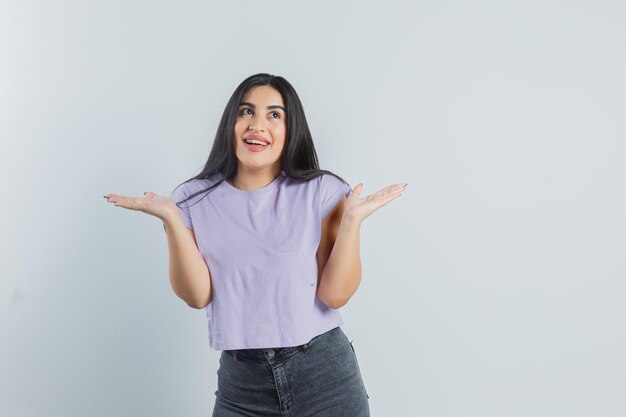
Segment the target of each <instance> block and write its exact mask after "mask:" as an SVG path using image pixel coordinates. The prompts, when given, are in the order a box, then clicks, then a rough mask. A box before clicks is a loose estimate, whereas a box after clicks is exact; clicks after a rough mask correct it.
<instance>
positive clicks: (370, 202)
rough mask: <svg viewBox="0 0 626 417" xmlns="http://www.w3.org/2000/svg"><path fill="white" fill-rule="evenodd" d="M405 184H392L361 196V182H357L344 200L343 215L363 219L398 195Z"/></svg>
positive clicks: (404, 187)
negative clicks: (363, 196)
mask: <svg viewBox="0 0 626 417" xmlns="http://www.w3.org/2000/svg"><path fill="white" fill-rule="evenodd" d="M406 186H407V184H392V185H389V186H387V187H385V188H383V189H382V190H380V191H378V192H375V193H374V194H370V195H368V196H367V197H365V198H361V191H362V190H363V184H362V183H359V184H357V186H356V187H354V189H352V192H351V193H350V196H349V197H348V198H347V199H346V200H345V203H344V206H343V208H344V214H343V215H344V216H349V217H351V218H354V219H357V220H359V221H363V220H365V218H366V217H367V216H369V215H370V214H372V213H373V212H375V211H376V210H378V209H379V208H381V207H382V206H384V205H386V204H387V203H389V202H390V201H391V200H395V199H396V198H397V197H399V196H400V193H401V192H402V191H404V190H405V189H406Z"/></svg>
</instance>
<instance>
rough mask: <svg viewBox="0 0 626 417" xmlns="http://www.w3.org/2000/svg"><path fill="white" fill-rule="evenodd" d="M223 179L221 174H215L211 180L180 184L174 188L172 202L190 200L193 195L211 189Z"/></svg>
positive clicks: (204, 179) (196, 180) (189, 181)
mask: <svg viewBox="0 0 626 417" xmlns="http://www.w3.org/2000/svg"><path fill="white" fill-rule="evenodd" d="M220 179H221V176H220V175H219V174H215V175H213V176H211V177H210V178H203V179H192V180H188V181H185V182H183V183H182V184H179V185H177V186H176V188H174V191H173V192H172V194H171V198H172V200H174V201H176V202H178V201H181V200H184V199H187V198H189V197H190V196H192V195H193V194H195V193H197V192H200V191H203V190H206V189H208V188H210V187H211V186H212V185H213V184H215V183H216V182H218V181H219V180H220Z"/></svg>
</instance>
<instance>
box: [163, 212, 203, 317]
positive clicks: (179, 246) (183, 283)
mask: <svg viewBox="0 0 626 417" xmlns="http://www.w3.org/2000/svg"><path fill="white" fill-rule="evenodd" d="M163 226H164V227H165V232H166V234H167V247H168V252H169V277H170V284H171V286H172V289H173V290H174V293H175V294H176V295H177V296H178V297H179V298H181V299H182V300H183V301H185V302H186V303H187V305H189V306H190V307H193V308H198V309H199V308H204V307H205V306H206V305H207V304H209V303H210V302H211V300H212V298H213V296H212V291H211V274H210V272H209V268H208V267H207V264H206V262H205V261H204V259H203V258H202V255H201V254H200V251H199V250H198V247H197V246H196V243H195V242H194V238H193V234H192V231H191V230H190V229H188V228H187V226H186V225H185V223H184V222H183V219H182V217H180V214H179V213H174V214H172V215H171V216H169V217H168V218H167V219H166V220H164V221H163Z"/></svg>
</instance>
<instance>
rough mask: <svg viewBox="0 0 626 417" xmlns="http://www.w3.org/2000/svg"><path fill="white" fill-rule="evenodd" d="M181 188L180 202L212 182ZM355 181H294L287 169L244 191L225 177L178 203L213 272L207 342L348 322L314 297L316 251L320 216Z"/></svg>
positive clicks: (277, 335) (253, 341)
mask: <svg viewBox="0 0 626 417" xmlns="http://www.w3.org/2000/svg"><path fill="white" fill-rule="evenodd" d="M220 178H221V177H220V174H216V175H214V176H213V177H211V178H210V179H202V180H192V181H189V182H187V183H184V184H183V185H181V186H180V187H178V188H177V189H176V190H175V191H174V193H173V194H172V199H173V200H174V201H175V202H179V201H182V200H184V199H185V198H187V197H188V196H190V195H191V194H193V193H194V192H196V191H200V190H203V189H206V188H208V187H209V186H211V185H213V184H215V183H216V182H218V180H219V179H220ZM350 190H351V187H350V186H348V185H346V184H344V183H342V182H341V181H340V180H338V179H337V178H336V177H334V176H333V175H329V174H324V175H322V176H320V177H317V178H315V179H313V180H310V181H307V182H301V183H298V182H295V181H292V180H291V179H290V178H289V177H287V176H286V174H285V172H284V171H281V173H280V175H279V176H278V177H276V179H274V181H272V182H271V183H270V184H269V185H267V186H265V187H263V188H257V189H255V190H250V191H244V190H240V189H238V188H235V187H233V186H232V185H230V184H229V183H228V182H226V181H223V182H222V183H221V184H219V185H218V186H217V187H216V188H214V189H213V190H212V191H211V192H210V193H208V194H207V193H206V192H203V193H200V194H199V195H197V196H195V197H193V198H191V199H189V200H188V201H186V202H184V203H182V204H181V206H182V207H180V208H179V210H180V213H181V215H182V217H183V220H184V222H185V224H186V225H187V227H189V228H191V229H193V230H194V234H195V236H196V241H197V243H198V248H199V249H200V253H201V255H202V257H203V258H204V260H205V262H206V263H207V265H208V268H209V271H210V273H211V284H212V291H213V300H212V301H211V302H210V303H209V304H208V305H207V306H206V307H205V311H206V316H207V320H208V328H209V345H210V346H211V347H212V348H214V349H216V350H230V349H251V348H268V347H287V346H296V345H301V344H304V343H307V342H308V341H309V340H311V338H313V337H314V336H317V335H319V334H321V333H323V332H325V331H327V330H330V329H332V328H334V327H337V326H340V325H342V324H343V319H342V317H341V315H340V314H339V311H338V310H337V309H333V308H330V307H328V306H327V305H326V304H324V303H323V302H322V301H321V300H320V299H319V298H318V297H317V296H316V287H317V275H318V267H317V258H316V252H317V248H318V246H319V242H320V238H321V226H322V219H323V218H324V217H325V216H326V215H327V214H328V213H329V212H330V211H331V210H332V209H333V208H334V207H335V206H336V205H337V203H339V201H340V200H341V199H342V197H343V196H344V195H345V196H348V195H349V192H350Z"/></svg>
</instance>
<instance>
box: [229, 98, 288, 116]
mask: <svg viewBox="0 0 626 417" xmlns="http://www.w3.org/2000/svg"><path fill="white" fill-rule="evenodd" d="M241 106H250V107H252V108H253V109H254V108H256V106H255V105H254V103H249V102H247V101H242V102H241V103H239V107H241ZM266 109H281V110H282V111H284V112H285V113H287V111H286V110H285V108H284V107H283V106H279V105H277V104H274V105H273V106H267V107H266Z"/></svg>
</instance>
